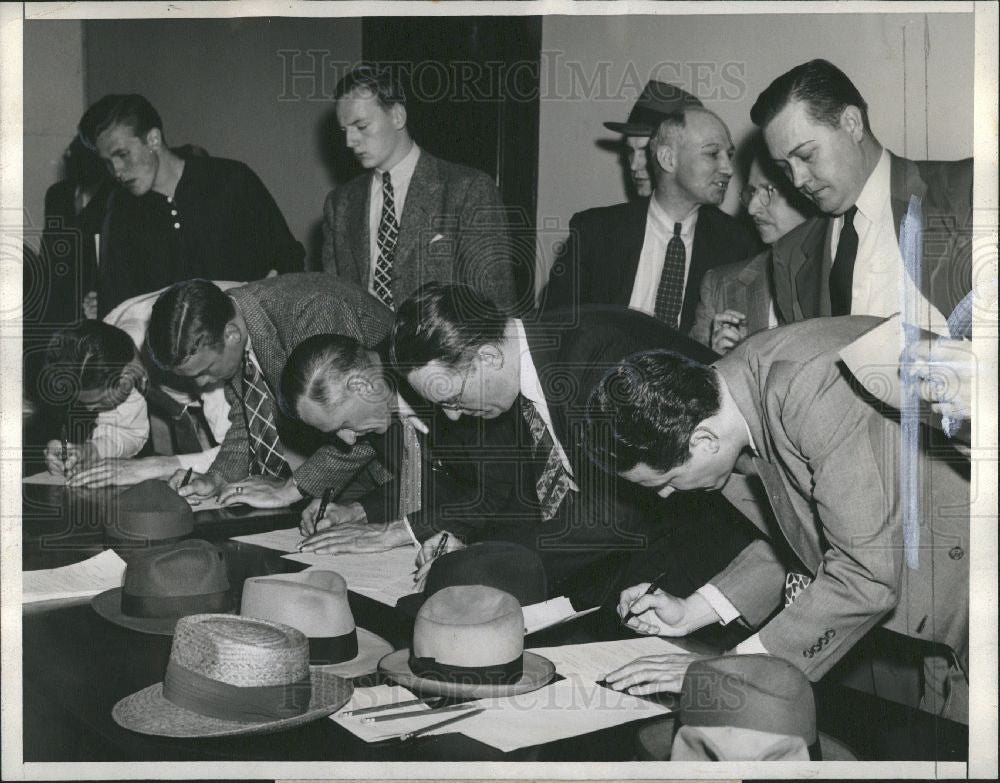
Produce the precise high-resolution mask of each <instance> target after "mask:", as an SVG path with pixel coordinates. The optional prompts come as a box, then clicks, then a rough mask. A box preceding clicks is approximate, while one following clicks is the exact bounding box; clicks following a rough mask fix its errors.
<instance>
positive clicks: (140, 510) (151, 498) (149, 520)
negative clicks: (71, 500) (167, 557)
mask: <svg viewBox="0 0 1000 783" xmlns="http://www.w3.org/2000/svg"><path fill="white" fill-rule="evenodd" d="M193 530H194V512H192V511H191V506H190V505H189V504H188V502H187V501H186V500H185V499H184V498H182V497H181V496H180V495H178V494H177V493H176V492H174V490H172V489H171V488H170V486H169V485H168V484H167V482H165V481H160V480H159V479H150V480H148V481H142V482H140V483H138V484H136V485H135V486H134V487H130V488H129V489H127V490H125V491H124V492H122V493H121V494H120V495H118V497H117V498H115V500H114V501H113V502H112V503H111V505H110V508H109V511H108V516H107V518H106V519H105V520H104V532H105V535H106V536H107V539H108V545H109V546H110V547H112V548H114V549H115V550H116V551H117V552H118V553H119V554H126V555H127V554H131V553H132V552H134V551H136V550H140V549H142V548H143V547H146V546H155V545H158V544H168V543H173V542H174V541H179V540H180V539H182V538H183V537H184V536H188V535H190V534H191V532H192V531H193Z"/></svg>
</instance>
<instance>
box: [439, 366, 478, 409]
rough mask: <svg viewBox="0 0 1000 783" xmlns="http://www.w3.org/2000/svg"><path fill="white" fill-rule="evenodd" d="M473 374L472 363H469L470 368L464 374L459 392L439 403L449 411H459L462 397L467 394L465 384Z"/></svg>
mask: <svg viewBox="0 0 1000 783" xmlns="http://www.w3.org/2000/svg"><path fill="white" fill-rule="evenodd" d="M471 375H472V364H471V363H470V364H469V367H468V369H466V371H465V373H464V374H463V375H462V386H461V387H460V388H459V390H458V394H455V395H453V396H451V397H449V398H448V399H447V400H442V401H441V402H439V403H438V405H439V406H440V407H442V408H444V409H446V410H449V411H457V410H461V409H462V397H464V396H465V386H466V384H468V382H469V376H471Z"/></svg>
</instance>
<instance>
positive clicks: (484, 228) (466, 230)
mask: <svg viewBox="0 0 1000 783" xmlns="http://www.w3.org/2000/svg"><path fill="white" fill-rule="evenodd" d="M334 95H335V97H336V101H337V103H336V111H337V122H338V124H339V125H340V129H341V131H342V132H343V133H344V137H345V142H346V144H347V147H348V149H350V150H351V152H353V153H354V156H355V157H356V158H357V160H358V162H359V163H360V164H361V165H362V166H363V167H364V168H365V169H366V170H367V171H366V173H365V174H363V175H361V176H358V177H355V178H354V179H352V180H351V181H349V182H347V183H345V184H343V185H341V186H339V187H337V188H336V189H334V190H332V191H330V194H329V195H328V196H327V198H326V203H325V204H324V206H323V269H324V270H325V271H327V272H332V273H334V274H336V275H338V276H340V277H343V278H346V279H348V280H352V281H354V282H355V283H357V284H358V285H361V286H363V287H365V288H367V289H368V290H369V291H370V292H371V293H372V295H374V296H375V297H377V298H378V299H379V300H380V301H381V302H382V303H383V304H385V305H386V306H387V307H390V308H392V309H395V308H396V307H397V306H398V305H399V304H400V303H401V302H403V301H404V300H405V299H406V298H407V297H409V296H410V294H412V293H413V292H414V291H415V290H416V289H417V288H418V287H419V286H420V285H421V284H422V283H425V282H429V281H431V280H440V281H443V282H447V283H453V282H454V283H459V282H460V283H466V284H468V285H471V286H473V287H476V288H478V289H479V290H481V291H482V292H483V293H485V294H486V295H487V296H489V297H491V298H492V299H494V300H495V301H496V302H497V303H499V304H500V305H501V306H503V307H505V308H507V309H509V310H514V309H518V307H519V304H518V301H517V294H516V291H515V285H514V271H513V266H512V263H511V255H510V240H509V237H508V234H507V226H506V223H505V220H504V216H503V203H502V201H501V198H500V192H499V191H498V190H497V187H496V185H495V184H494V183H493V181H492V180H491V179H490V178H489V177H487V176H486V175H485V174H484V173H482V172H481V171H476V170H475V169H471V168H468V167H467V166H460V165H458V164H457V163H450V162H448V161H446V160H441V159H440V158H437V157H435V156H433V155H431V154H430V153H429V152H427V151H426V150H423V149H421V148H420V147H419V146H418V145H417V144H416V143H414V141H413V139H412V137H411V136H410V131H409V128H408V127H407V124H406V120H407V116H406V95H405V93H404V90H403V87H402V85H401V84H400V82H399V79H398V78H397V76H396V74H394V73H393V72H392V71H391V69H389V68H387V67H385V68H382V67H377V66H375V65H372V64H361V65H358V66H357V67H355V68H353V69H352V70H350V71H349V72H348V73H347V74H346V75H345V76H344V77H343V78H342V79H341V80H340V82H339V83H338V84H337V87H336V90H335V92H334Z"/></svg>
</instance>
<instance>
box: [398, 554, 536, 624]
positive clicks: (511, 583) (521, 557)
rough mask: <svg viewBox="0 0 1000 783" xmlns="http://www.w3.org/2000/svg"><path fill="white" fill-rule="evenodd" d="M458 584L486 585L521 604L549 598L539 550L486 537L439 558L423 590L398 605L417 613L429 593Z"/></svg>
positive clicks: (409, 612) (402, 599) (525, 604)
mask: <svg viewBox="0 0 1000 783" xmlns="http://www.w3.org/2000/svg"><path fill="white" fill-rule="evenodd" d="M457 585H486V586H487V587H495V588H496V589H498V590H503V591H504V592H505V593H510V594H511V595H512V596H514V597H515V598H516V599H517V600H518V602H519V603H520V604H521V606H531V605H532V604H537V603H539V602H541V601H544V600H545V599H547V598H548V597H549V596H548V584H547V582H546V579H545V567H544V566H543V565H542V558H541V557H539V556H538V552H536V551H534V550H532V549H528V548H527V547H525V546H521V545H520V544H515V543H512V542H509V541H483V542H481V543H478V544H472V545H470V546H468V547H466V548H465V549H456V550H455V551H454V552H448V553H447V554H444V555H441V557H438V558H435V560H434V561H433V563H432V564H431V569H430V571H429V572H428V573H427V580H426V582H425V583H424V590H423V592H422V593H412V594H410V595H404V596H403V597H402V598H400V599H399V600H398V601H397V602H396V608H397V609H399V610H401V611H403V612H406V614H408V615H410V616H416V614H417V611H418V610H419V609H420V607H421V605H422V604H423V602H424V601H425V600H426V599H427V597H428V596H431V595H434V593H436V592H437V591H438V590H442V589H444V588H445V587H455V586H457Z"/></svg>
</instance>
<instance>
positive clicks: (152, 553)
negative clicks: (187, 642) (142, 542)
mask: <svg viewBox="0 0 1000 783" xmlns="http://www.w3.org/2000/svg"><path fill="white" fill-rule="evenodd" d="M90 605H91V606H93V607H94V611H95V612H97V613H98V614H99V615H101V617H103V618H105V619H106V620H110V621H111V622H113V623H116V624H117V625H122V626H124V627H126V628H131V629H132V630H134V631H142V632H143V633H155V634H162V635H165V636H169V635H170V634H172V633H173V632H174V626H175V625H176V623H177V621H178V620H179V619H180V618H181V617H184V616H185V615H189V614H203V613H205V612H216V613H218V612H229V611H232V609H233V600H232V596H231V595H230V593H229V578H228V577H227V576H226V564H225V561H224V560H223V558H222V553H221V552H220V551H219V550H218V549H216V548H215V547H214V546H213V545H212V544H210V543H208V542H207V541H201V540H199V539H188V540H186V541H178V542H177V543H175V544H167V545H164V546H156V547H152V548H151V549H143V550H140V551H137V552H135V553H133V555H132V557H131V558H129V560H128V563H127V564H126V566H125V576H124V578H123V579H122V586H121V587H115V588H113V589H111V590H105V591H104V592H103V593H100V594H98V595H95V596H94V597H93V598H92V599H91V602H90Z"/></svg>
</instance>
